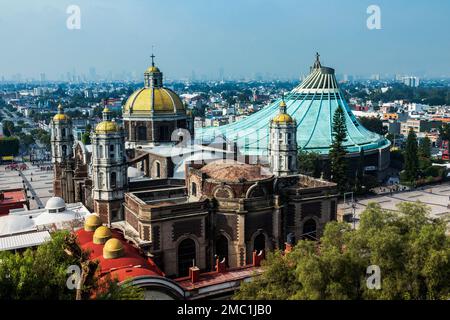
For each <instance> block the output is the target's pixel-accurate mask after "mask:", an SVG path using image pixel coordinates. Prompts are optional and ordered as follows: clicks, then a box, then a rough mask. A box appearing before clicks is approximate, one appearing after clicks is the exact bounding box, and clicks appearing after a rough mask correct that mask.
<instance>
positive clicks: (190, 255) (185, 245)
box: [178, 239, 195, 277]
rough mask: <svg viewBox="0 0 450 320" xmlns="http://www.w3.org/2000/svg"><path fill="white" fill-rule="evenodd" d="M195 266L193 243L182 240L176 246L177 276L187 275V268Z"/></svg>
mask: <svg viewBox="0 0 450 320" xmlns="http://www.w3.org/2000/svg"><path fill="white" fill-rule="evenodd" d="M194 264H195V242H194V240H192V239H184V240H183V241H181V242H180V244H179V245H178V276H179V277H184V276H187V275H188V274H189V268H190V267H192V266H193V265H194Z"/></svg>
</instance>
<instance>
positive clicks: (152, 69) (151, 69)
mask: <svg viewBox="0 0 450 320" xmlns="http://www.w3.org/2000/svg"><path fill="white" fill-rule="evenodd" d="M145 72H161V71H159V68H158V67H155V66H151V67H149V68H148V69H147V70H145Z"/></svg>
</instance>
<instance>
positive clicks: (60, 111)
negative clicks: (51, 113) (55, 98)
mask: <svg viewBox="0 0 450 320" xmlns="http://www.w3.org/2000/svg"><path fill="white" fill-rule="evenodd" d="M63 111H64V109H63V106H62V105H61V103H60V104H58V113H59V114H62V113H63Z"/></svg>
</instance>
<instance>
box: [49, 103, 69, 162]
mask: <svg viewBox="0 0 450 320" xmlns="http://www.w3.org/2000/svg"><path fill="white" fill-rule="evenodd" d="M50 126H51V140H50V142H51V147H52V163H60V164H61V163H64V162H66V161H67V159H70V158H72V156H73V142H74V141H73V134H72V120H71V119H70V117H69V116H68V115H66V114H65V113H64V110H63V107H62V106H61V105H59V106H58V113H57V114H56V115H55V116H54V117H53V119H52V121H51V125H50Z"/></svg>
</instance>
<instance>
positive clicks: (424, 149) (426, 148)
mask: <svg viewBox="0 0 450 320" xmlns="http://www.w3.org/2000/svg"><path fill="white" fill-rule="evenodd" d="M419 156H420V157H423V158H426V159H429V158H431V141H430V138H428V137H425V138H423V139H421V140H420V142H419Z"/></svg>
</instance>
